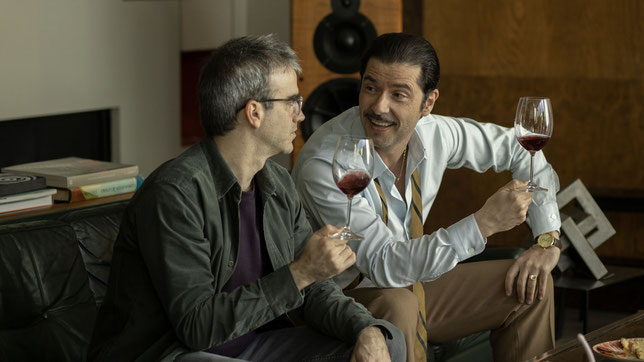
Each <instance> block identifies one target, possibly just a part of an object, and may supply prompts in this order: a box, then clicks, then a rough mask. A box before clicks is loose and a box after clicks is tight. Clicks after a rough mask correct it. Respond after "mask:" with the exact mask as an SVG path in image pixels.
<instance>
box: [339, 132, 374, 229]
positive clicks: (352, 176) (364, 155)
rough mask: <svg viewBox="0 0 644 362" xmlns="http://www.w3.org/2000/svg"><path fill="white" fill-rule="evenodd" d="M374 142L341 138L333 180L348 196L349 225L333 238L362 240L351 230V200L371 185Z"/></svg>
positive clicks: (363, 139)
mask: <svg viewBox="0 0 644 362" xmlns="http://www.w3.org/2000/svg"><path fill="white" fill-rule="evenodd" d="M373 152H374V149H373V141H372V140H371V139H369V138H362V137H353V136H340V138H339V139H338V143H337V145H336V146H335V154H334V155H333V180H334V181H335V184H336V185H337V186H338V188H339V189H340V191H342V192H343V193H344V194H345V195H347V204H348V205H347V224H346V226H345V227H344V228H342V230H340V231H339V232H337V233H336V234H333V235H331V237H333V238H336V239H341V240H362V239H363V237H362V236H360V235H358V234H356V233H354V232H353V231H351V229H350V228H349V223H350V222H351V200H352V199H353V196H355V195H356V194H357V193H359V192H361V191H362V190H364V189H365V187H367V185H369V182H371V176H372V175H373Z"/></svg>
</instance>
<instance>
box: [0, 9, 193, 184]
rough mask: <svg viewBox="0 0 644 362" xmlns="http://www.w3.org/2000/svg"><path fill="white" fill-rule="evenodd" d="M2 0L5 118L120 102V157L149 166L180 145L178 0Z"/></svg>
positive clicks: (1, 108) (0, 89)
mask: <svg viewBox="0 0 644 362" xmlns="http://www.w3.org/2000/svg"><path fill="white" fill-rule="evenodd" d="M1 4H2V5H1V7H0V9H1V10H0V53H1V55H0V120H8V119H15V118H24V117H31V116H43V115H51V114H61V113H68V112H77V111H85V110H93V109H100V108H115V109H118V111H117V112H116V116H117V117H116V124H115V127H114V130H115V131H116V133H113V139H114V141H113V144H114V146H113V158H114V159H115V160H117V161H121V162H126V163H135V164H138V165H139V166H140V168H141V171H142V173H143V174H144V175H147V174H148V173H149V172H150V171H152V170H153V169H154V168H155V167H156V166H158V165H159V164H160V163H161V162H163V161H165V160H167V159H169V158H171V157H173V156H175V155H177V154H178V153H179V152H180V151H181V145H180V137H179V136H180V123H179V102H180V98H179V44H180V40H179V37H180V28H179V9H178V7H179V5H178V3H177V2H176V1H159V2H157V1H127V2H124V1H120V0H109V1H102V0H101V1H94V0H55V1H51V0H28V1H25V0H1ZM79 136H81V135H79Z"/></svg>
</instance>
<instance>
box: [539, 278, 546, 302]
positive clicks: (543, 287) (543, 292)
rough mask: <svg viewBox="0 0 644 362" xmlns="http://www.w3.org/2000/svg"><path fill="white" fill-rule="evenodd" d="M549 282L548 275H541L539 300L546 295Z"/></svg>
mask: <svg viewBox="0 0 644 362" xmlns="http://www.w3.org/2000/svg"><path fill="white" fill-rule="evenodd" d="M547 284H548V278H547V276H546V277H543V278H542V277H541V276H539V294H538V295H537V298H539V300H543V298H544V297H545V296H546V287H547V286H548V285H547Z"/></svg>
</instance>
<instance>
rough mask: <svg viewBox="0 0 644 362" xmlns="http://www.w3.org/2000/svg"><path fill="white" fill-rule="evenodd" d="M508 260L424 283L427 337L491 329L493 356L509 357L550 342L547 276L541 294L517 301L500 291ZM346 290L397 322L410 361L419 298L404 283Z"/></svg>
mask: <svg viewBox="0 0 644 362" xmlns="http://www.w3.org/2000/svg"><path fill="white" fill-rule="evenodd" d="M513 262H514V260H493V261H482V262H475V263H464V264H459V265H457V266H456V267H455V268H454V269H452V270H451V271H449V272H447V273H445V274H444V275H442V276H441V277H440V278H438V279H437V280H435V281H432V282H429V283H424V284H423V286H424V288H425V298H426V307H427V328H428V334H429V343H430V344H439V343H442V342H446V341H449V340H452V339H457V338H461V337H465V336H467V335H470V334H472V333H475V332H480V331H485V330H492V333H491V335H490V343H491V345H492V348H493V352H494V360H495V361H508V362H517V361H525V360H526V359H529V358H532V357H534V356H536V355H539V354H541V353H543V352H545V351H547V350H549V349H552V348H554V331H555V328H554V327H555V326H554V295H553V293H554V292H553V283H552V277H550V276H548V287H547V293H546V296H545V297H544V299H543V300H537V299H536V298H535V301H534V302H533V303H532V304H531V305H527V304H519V302H518V301H517V298H516V293H515V294H513V295H512V296H510V297H508V296H506V295H505V286H504V284H505V275H506V273H507V271H508V269H509V268H510V265H512V263H513ZM514 292H516V289H515V290H514ZM345 293H346V294H347V295H348V296H350V297H353V298H355V300H356V301H358V302H359V303H361V304H363V305H364V306H366V307H367V309H369V311H370V312H371V313H372V314H373V315H374V317H375V318H382V319H385V320H388V321H389V322H391V323H392V324H394V325H395V326H396V327H398V328H399V329H400V330H401V331H402V332H403V334H404V335H405V341H406V344H407V361H409V362H411V361H414V356H413V351H414V349H413V345H414V340H415V338H416V323H417V320H418V318H417V315H418V303H417V302H416V297H415V296H414V294H413V293H412V292H411V291H410V290H409V289H406V288H390V289H381V288H360V289H351V290H349V291H346V292H345ZM410 351H411V353H410ZM410 354H411V356H410Z"/></svg>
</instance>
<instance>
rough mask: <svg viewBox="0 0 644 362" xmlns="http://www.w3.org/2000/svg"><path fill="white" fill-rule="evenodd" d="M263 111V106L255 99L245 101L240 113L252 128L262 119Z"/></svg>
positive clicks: (257, 125)
mask: <svg viewBox="0 0 644 362" xmlns="http://www.w3.org/2000/svg"><path fill="white" fill-rule="evenodd" d="M264 111H265V110H264V107H263V106H262V104H261V103H259V102H257V101H255V100H250V101H248V103H246V107H244V110H243V111H242V113H243V115H244V117H245V118H246V121H247V122H248V124H249V125H250V126H251V127H252V128H259V127H261V125H262V122H263V121H264V114H265V112H264Z"/></svg>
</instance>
